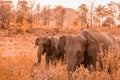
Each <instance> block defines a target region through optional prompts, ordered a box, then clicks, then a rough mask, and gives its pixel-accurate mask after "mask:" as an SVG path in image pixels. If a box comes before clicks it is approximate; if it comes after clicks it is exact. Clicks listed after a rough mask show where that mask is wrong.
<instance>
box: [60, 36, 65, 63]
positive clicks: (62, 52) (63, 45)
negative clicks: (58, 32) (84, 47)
mask: <svg viewBox="0 0 120 80" xmlns="http://www.w3.org/2000/svg"><path fill="white" fill-rule="evenodd" d="M65 46H66V36H62V37H60V38H59V40H58V50H59V56H58V57H59V59H60V60H62V65H63V62H65V59H64V58H65V55H64V54H65V49H64V48H65Z"/></svg>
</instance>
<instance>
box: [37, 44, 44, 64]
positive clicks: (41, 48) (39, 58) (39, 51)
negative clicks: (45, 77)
mask: <svg viewBox="0 0 120 80" xmlns="http://www.w3.org/2000/svg"><path fill="white" fill-rule="evenodd" d="M43 52H44V49H43V47H40V46H39V47H38V52H37V58H38V60H37V62H36V63H35V66H36V65H39V64H40V63H41V54H43Z"/></svg>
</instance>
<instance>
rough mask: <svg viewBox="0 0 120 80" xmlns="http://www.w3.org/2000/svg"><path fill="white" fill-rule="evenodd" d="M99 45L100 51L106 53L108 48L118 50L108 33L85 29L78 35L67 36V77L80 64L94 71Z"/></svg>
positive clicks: (116, 43)
mask: <svg viewBox="0 0 120 80" xmlns="http://www.w3.org/2000/svg"><path fill="white" fill-rule="evenodd" d="M100 44H102V51H107V50H108V49H109V48H110V49H113V50H118V49H119V45H118V42H117V40H116V39H115V38H114V37H113V36H112V35H111V34H110V33H105V32H101V31H97V30H92V29H87V30H82V31H81V32H80V33H79V34H78V35H68V36H67V37H66V47H65V52H66V63H67V70H68V73H69V75H70V71H74V70H75V69H76V66H80V64H84V65H85V66H86V67H88V69H89V70H91V68H90V66H91V65H92V66H93V67H94V70H95V69H96V61H97V56H98V53H99V52H100ZM100 63H101V62H100ZM101 68H102V66H101ZM69 77H70V76H69Z"/></svg>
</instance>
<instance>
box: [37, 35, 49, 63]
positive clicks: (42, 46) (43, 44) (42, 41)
mask: <svg viewBox="0 0 120 80" xmlns="http://www.w3.org/2000/svg"><path fill="white" fill-rule="evenodd" d="M35 46H38V52H37V58H38V60H37V62H36V63H35V65H36V64H40V63H41V54H42V55H44V53H45V52H48V53H47V55H50V53H49V51H50V48H51V40H50V39H49V38H48V37H40V38H37V39H36V40H35Z"/></svg>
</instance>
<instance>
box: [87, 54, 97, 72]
mask: <svg viewBox="0 0 120 80" xmlns="http://www.w3.org/2000/svg"><path fill="white" fill-rule="evenodd" d="M87 64H88V65H87V68H88V70H89V71H90V72H92V71H96V61H95V60H94V58H93V57H90V56H89V57H88V61H87Z"/></svg>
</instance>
